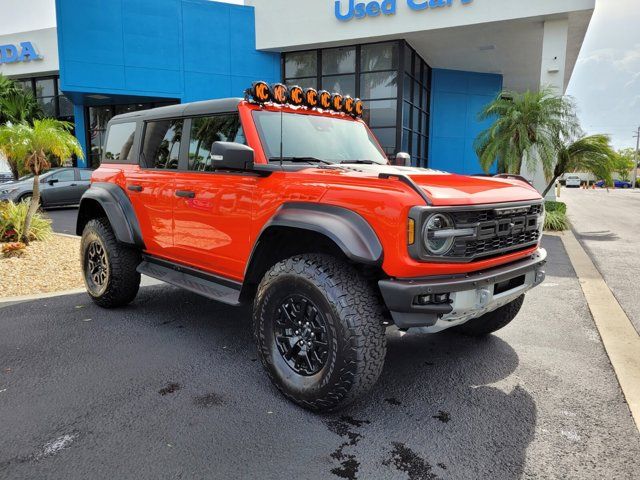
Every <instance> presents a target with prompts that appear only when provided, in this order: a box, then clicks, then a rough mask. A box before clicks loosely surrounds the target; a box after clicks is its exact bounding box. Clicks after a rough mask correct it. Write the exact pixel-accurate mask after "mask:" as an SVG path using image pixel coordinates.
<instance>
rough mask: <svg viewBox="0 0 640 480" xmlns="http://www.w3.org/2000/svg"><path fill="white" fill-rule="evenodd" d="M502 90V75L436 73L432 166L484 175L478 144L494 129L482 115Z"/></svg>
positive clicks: (430, 144)
mask: <svg viewBox="0 0 640 480" xmlns="http://www.w3.org/2000/svg"><path fill="white" fill-rule="evenodd" d="M501 90H502V75H496V74H486V73H475V72H462V71H457V70H442V69H434V70H433V75H432V84H431V120H430V121H431V135H430V140H429V166H430V167H431V168H435V169H439V170H446V171H449V172H454V173H463V174H474V173H480V172H481V171H482V168H481V167H480V163H479V161H478V156H477V155H476V152H475V148H474V142H475V139H476V138H477V136H478V134H479V133H480V132H482V131H483V130H484V129H486V128H488V127H489V126H490V125H491V120H485V121H482V122H481V121H480V120H479V119H478V114H479V113H480V111H481V110H482V108H483V107H484V106H485V105H486V104H487V103H489V102H491V101H492V100H493V99H494V98H495V97H496V95H498V93H499V92H500V91H501Z"/></svg>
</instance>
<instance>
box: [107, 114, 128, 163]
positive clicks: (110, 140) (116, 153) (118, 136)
mask: <svg viewBox="0 0 640 480" xmlns="http://www.w3.org/2000/svg"><path fill="white" fill-rule="evenodd" d="M135 134H136V124H135V123H134V122H132V123H116V124H113V125H111V126H110V127H109V133H108V134H107V145H106V146H105V148H104V161H105V162H106V163H110V162H126V161H128V160H130V159H131V147H133V139H134V137H135Z"/></svg>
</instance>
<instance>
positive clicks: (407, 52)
mask: <svg viewBox="0 0 640 480" xmlns="http://www.w3.org/2000/svg"><path fill="white" fill-rule="evenodd" d="M430 96H431V68H430V67H429V66H428V65H427V64H426V63H425V61H424V60H423V59H422V58H421V57H420V55H418V54H417V53H416V52H415V50H413V49H412V48H411V47H410V46H409V45H405V48H404V54H403V68H402V140H401V144H402V148H403V150H404V151H406V152H408V153H409V154H410V155H411V159H412V161H413V162H414V164H416V165H420V166H426V165H427V163H428V155H429V107H430V103H429V99H430Z"/></svg>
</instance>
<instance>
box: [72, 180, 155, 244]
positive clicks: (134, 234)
mask: <svg viewBox="0 0 640 480" xmlns="http://www.w3.org/2000/svg"><path fill="white" fill-rule="evenodd" d="M94 201H95V202H97V203H98V204H100V206H101V207H102V209H103V210H104V212H105V213H106V215H107V218H108V219H109V223H110V224H111V228H112V229H113V233H114V234H115V236H116V239H117V240H118V241H119V242H121V243H126V244H128V245H134V246H136V247H139V248H142V249H144V248H145V247H144V241H143V240H142V232H141V230H140V224H139V223H138V218H137V217H136V212H135V210H134V209H133V205H132V204H131V200H129V197H127V194H126V193H125V191H124V190H123V189H122V188H121V187H120V186H118V185H116V184H113V183H106V182H95V183H92V184H91V186H90V187H89V189H88V190H87V191H86V192H85V193H84V195H82V198H81V199H80V208H79V209H78V221H77V224H76V234H77V235H82V230H83V228H84V225H85V224H86V221H85V216H86V211H87V210H88V208H89V204H90V203H92V202H94Z"/></svg>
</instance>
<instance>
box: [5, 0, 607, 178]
mask: <svg viewBox="0 0 640 480" xmlns="http://www.w3.org/2000/svg"><path fill="white" fill-rule="evenodd" d="M9 1H13V0H9ZM47 1H49V2H50V3H51V6H50V7H51V11H52V12H53V11H54V10H53V9H54V7H55V15H51V17H52V18H51V22H52V25H50V26H48V27H47V28H34V29H33V30H27V31H20V32H14V33H9V34H2V32H0V73H2V74H3V75H6V76H9V77H11V78H14V79H16V80H18V81H19V82H20V84H21V85H22V86H23V88H25V89H29V90H31V91H32V92H33V93H34V95H36V97H37V98H38V101H39V102H40V103H41V105H42V106H43V108H44V110H45V112H46V113H47V114H48V115H51V116H55V117H58V118H61V119H65V120H69V121H73V122H74V124H75V134H76V136H77V137H78V139H79V141H80V143H81V145H82V147H83V149H84V150H85V152H86V159H85V160H84V161H83V160H78V165H79V166H85V165H86V166H94V167H95V166H97V165H98V164H99V162H100V158H101V152H102V148H103V146H104V134H105V127H106V125H107V122H108V121H109V119H110V118H111V117H112V116H114V115H117V114H119V113H124V112H130V111H134V110H141V109H147V108H152V107H155V106H160V105H167V104H172V103H181V102H190V101H195V100H203V99H211V98H221V97H230V96H242V95H243V93H244V90H245V89H246V88H247V87H248V86H249V85H250V84H251V83H252V82H253V81H254V80H258V79H262V80H266V81H268V82H279V81H282V82H285V83H286V84H288V85H300V86H302V87H314V88H319V89H320V88H321V89H326V90H330V91H338V92H341V93H343V94H350V95H351V96H354V97H358V98H361V99H363V100H364V103H365V106H366V111H365V119H366V120H367V122H368V123H369V125H370V127H371V129H372V130H373V132H374V133H375V134H376V136H377V137H378V139H379V140H380V143H381V144H382V146H383V147H384V149H385V150H386V151H387V153H388V154H390V155H393V154H395V153H397V152H400V151H404V152H408V153H409V154H410V155H411V158H412V162H413V164H414V165H420V166H428V167H431V168H436V169H441V170H447V171H452V172H457V173H478V172H479V171H480V170H481V168H480V166H479V164H478V160H477V157H476V154H475V152H474V148H473V144H474V140H475V138H476V136H477V135H478V133H479V132H480V131H482V130H483V129H484V128H486V127H487V122H486V121H484V122H482V121H480V120H479V119H478V112H479V111H480V110H481V109H482V107H483V106H484V105H486V104H487V103H488V102H489V101H491V100H492V99H493V98H495V97H496V95H498V94H499V92H501V91H502V90H503V89H506V90H515V91H523V90H527V89H538V88H540V86H541V85H550V86H553V87H555V88H556V89H558V91H559V92H564V91H565V89H566V87H567V84H568V82H569V79H570V78H571V74H572V72H573V68H574V66H575V63H576V60H577V58H578V53H579V51H580V47H581V45H582V42H583V40H584V37H585V34H586V32H587V28H588V26H589V22H590V20H591V16H592V14H593V10H594V7H595V0H536V1H532V0H379V1H375V0H374V1H368V0H362V1H361V0H339V1H335V0H306V1H300V0H245V1H244V2H242V1H236V2H213V1H208V0H109V1H107V0H39V3H42V2H45V3H46V2H47ZM54 2H55V6H54V5H53V4H54ZM14 3H16V4H17V5H21V4H19V3H17V2H14ZM22 11H23V13H22V15H32V14H33V12H29V11H25V9H24V8H22ZM37 27H42V25H37Z"/></svg>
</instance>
